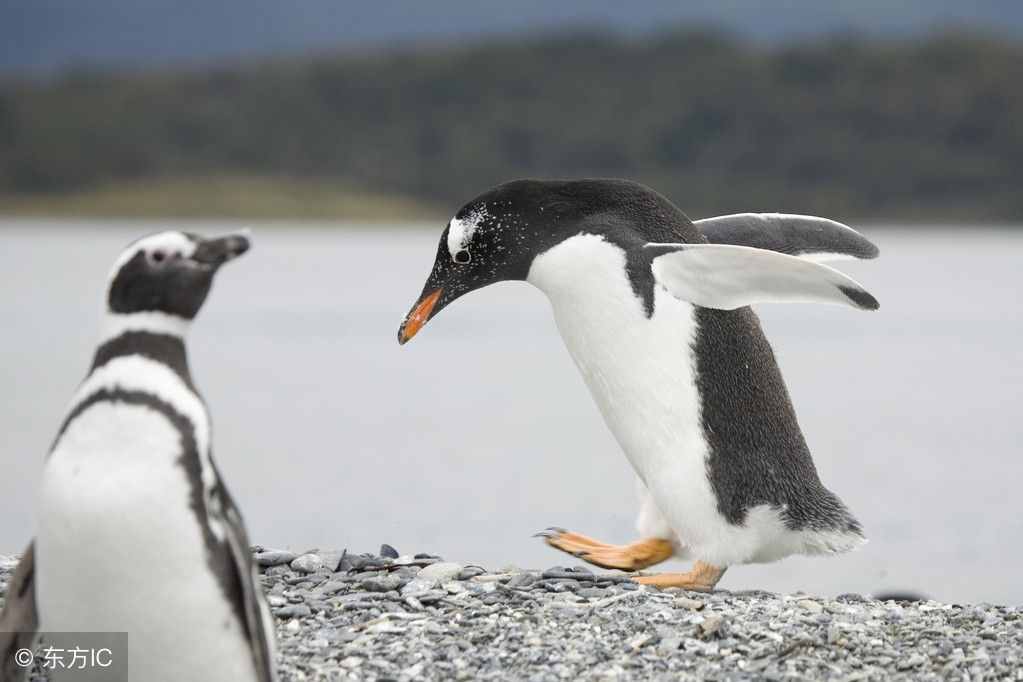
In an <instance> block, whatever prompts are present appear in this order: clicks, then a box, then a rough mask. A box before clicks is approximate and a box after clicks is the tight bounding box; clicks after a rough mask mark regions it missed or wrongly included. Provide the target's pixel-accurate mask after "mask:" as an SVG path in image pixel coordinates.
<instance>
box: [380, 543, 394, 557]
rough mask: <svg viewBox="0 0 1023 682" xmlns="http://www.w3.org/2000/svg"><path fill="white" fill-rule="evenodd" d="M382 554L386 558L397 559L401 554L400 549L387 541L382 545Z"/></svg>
mask: <svg viewBox="0 0 1023 682" xmlns="http://www.w3.org/2000/svg"><path fill="white" fill-rule="evenodd" d="M380 556H382V557H384V558H385V559H397V558H398V556H399V554H398V550H396V549H395V548H394V547H391V546H390V545H388V544H386V543H385V544H383V545H380Z"/></svg>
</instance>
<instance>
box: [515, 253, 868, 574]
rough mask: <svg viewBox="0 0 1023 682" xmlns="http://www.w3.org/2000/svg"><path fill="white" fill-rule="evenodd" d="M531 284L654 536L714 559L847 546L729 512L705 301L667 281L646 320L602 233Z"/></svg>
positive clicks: (775, 516)
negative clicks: (711, 405) (708, 423)
mask: <svg viewBox="0 0 1023 682" xmlns="http://www.w3.org/2000/svg"><path fill="white" fill-rule="evenodd" d="M528 281H529V282H530V283H532V284H534V285H535V286H537V287H538V288H539V289H541V290H542V291H544V292H545V293H546V294H547V296H548V298H549V299H550V301H551V305H552V307H553V309H554V317H555V320H556V322H557V325H558V329H559V331H560V332H561V336H562V338H563V339H564V341H565V345H566V346H567V348H568V351H569V353H570V354H571V356H572V358H573V360H574V361H575V363H576V365H577V366H578V367H579V371H580V372H581V373H582V375H583V378H584V380H585V381H586V384H587V386H588V387H589V389H590V392H591V393H592V394H593V397H594V399H595V401H596V403H597V406H598V407H599V409H600V411H601V414H602V415H603V417H604V420H605V421H606V423H607V425H608V427H609V428H610V429H611V432H612V433H613V434H614V436H615V438H616V439H617V441H618V443H619V444H620V445H621V447H622V450H623V451H624V452H625V454H626V456H627V457H628V459H629V461H630V463H631V464H632V466H633V468H634V469H635V471H636V473H637V474H638V476H639V478H640V480H641V485H642V486H643V488H645V491H646V496H644V497H642V498H641V505H640V514H639V519H638V522H637V525H639V527H640V528H639V529H640V532H641V533H642V534H643V535H644V536H648V537H649V536H653V537H662V538H664V539H668V540H671V541H672V542H673V543H674V544H675V546H676V553H677V556H679V557H680V558H693V559H700V560H702V561H705V562H707V563H710V564H712V565H715V566H729V565H733V564H742V563H751V562H762V561H774V560H776V559H780V558H782V557H784V556H787V555H789V554H794V553H818V552H820V551H842V550H841V549H839V548H834V549H826V547H827V546H828V545H829V543H830V540H831V539H830V538H823V537H821V536H822V535H830V534H821V533H812V532H805V531H792V530H790V529H788V528H787V527H786V526H785V524H784V522H783V521H782V519H781V516H780V511H781V510H778V509H772V508H770V507H769V506H766V505H762V506H758V507H755V508H753V509H750V510H748V514H747V518H746V523H745V524H744V525H742V526H737V525H733V524H730V523H728V521H727V520H726V519H725V518H724V517H723V516H722V515H721V514H720V513H719V512H718V510H717V499H716V497H715V495H714V492H713V489H712V488H711V484H710V481H709V480H708V477H707V458H708V453H709V449H708V445H707V442H706V440H705V438H704V435H703V429H702V425H701V416H700V412H701V402H700V396H699V392H698V389H697V385H696V364H695V357H694V353H693V351H692V346H693V342H694V340H695V334H696V321H695V309H694V306H692V305H691V304H689V303H686V302H684V301H680V300H679V299H677V298H675V297H674V296H672V295H671V294H670V293H668V292H667V291H666V290H664V289H663V288H662V287H656V289H655V299H654V314H653V316H652V317H650V318H647V316H646V315H645V313H644V310H643V306H642V303H641V302H640V300H639V298H638V297H637V296H636V294H635V293H634V292H633V290H632V287H631V285H630V283H629V281H628V278H627V276H626V271H625V253H624V251H622V249H621V248H619V247H617V246H615V245H613V244H610V243H608V242H606V241H605V240H604V239H603V238H602V237H599V236H596V235H579V236H577V237H572V238H570V239H567V240H565V241H564V242H562V243H561V244H559V245H557V246H555V247H553V248H552V249H550V250H549V251H547V252H546V253H544V254H541V255H540V256H538V257H537V258H536V259H534V261H533V265H532V268H531V269H530V272H529V277H528ZM843 542H846V543H848V542H849V540H848V539H843Z"/></svg>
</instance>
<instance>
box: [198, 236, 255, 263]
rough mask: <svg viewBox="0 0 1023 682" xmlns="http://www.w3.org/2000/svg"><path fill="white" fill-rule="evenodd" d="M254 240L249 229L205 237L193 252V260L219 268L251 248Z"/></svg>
mask: <svg viewBox="0 0 1023 682" xmlns="http://www.w3.org/2000/svg"><path fill="white" fill-rule="evenodd" d="M251 245H252V242H251V241H250V239H249V231H248V230H242V231H241V232H235V233H233V234H226V235H224V236H223V237H214V238H213V239H203V240H202V241H200V242H199V244H198V246H196V248H195V252H194V253H192V260H194V261H195V262H197V263H200V264H202V265H205V266H208V267H213V268H219V267H220V266H221V265H223V264H224V263H226V262H227V261H229V260H234V259H235V258H237V257H238V256H240V255H242V254H243V253H245V252H246V251H248V250H249V247H250V246H251Z"/></svg>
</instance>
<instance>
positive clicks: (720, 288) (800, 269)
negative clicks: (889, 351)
mask: <svg viewBox="0 0 1023 682" xmlns="http://www.w3.org/2000/svg"><path fill="white" fill-rule="evenodd" d="M645 248H646V249H647V250H648V251H651V252H652V254H651V255H652V257H653V260H652V263H651V266H650V267H651V269H652V270H653V274H654V278H655V279H656V280H657V282H658V283H659V284H661V286H663V287H664V288H665V289H667V290H668V291H669V292H671V294H672V295H674V296H675V297H676V298H678V299H681V300H683V301H687V302H689V303H694V304H696V305H698V306H702V307H704V308H717V309H719V310H734V309H735V308H741V307H743V306H747V305H752V304H754V303H837V304H842V305H848V306H852V307H855V308H861V309H864V310H876V309H877V308H878V305H879V304H878V302H877V299H875V298H874V297H873V296H871V295H870V293H868V292H867V291H866V289H864V288H863V287H862V286H860V285H859V283H857V282H856V281H855V280H854V279H852V278H851V277H848V276H847V275H844V274H843V273H841V272H839V271H838V270H835V269H834V268H831V267H828V266H827V265H821V264H820V263H814V262H811V261H808V260H805V259H803V258H798V257H796V256H788V255H785V254H782V253H778V252H776V251H769V250H766V249H755V248H752V247H749V246H735V245H731V244H647V245H646V247H645Z"/></svg>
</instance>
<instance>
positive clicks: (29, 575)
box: [0, 542, 39, 682]
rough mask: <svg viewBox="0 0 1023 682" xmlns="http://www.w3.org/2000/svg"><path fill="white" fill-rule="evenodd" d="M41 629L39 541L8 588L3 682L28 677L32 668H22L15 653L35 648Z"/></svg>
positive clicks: (1, 636) (0, 641) (1, 631)
mask: <svg viewBox="0 0 1023 682" xmlns="http://www.w3.org/2000/svg"><path fill="white" fill-rule="evenodd" d="M38 629H39V614H38V612H37V611H36V590H35V542H32V543H30V544H29V546H28V549H26V550H25V553H24V554H23V555H22V556H21V561H20V562H18V567H17V568H16V569H15V571H14V575H13V576H12V577H11V581H10V582H9V583H8V585H7V601H6V602H5V603H4V610H3V613H0V679H2V680H10V681H11V682H21V680H24V679H26V678H27V676H28V673H29V671H30V670H31V666H28V667H25V666H21V665H18V664H17V662H16V661H15V658H14V654H15V652H16V651H18V650H19V649H29V650H33V649H35V640H36V637H37V636H38V634H39V633H38Z"/></svg>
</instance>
